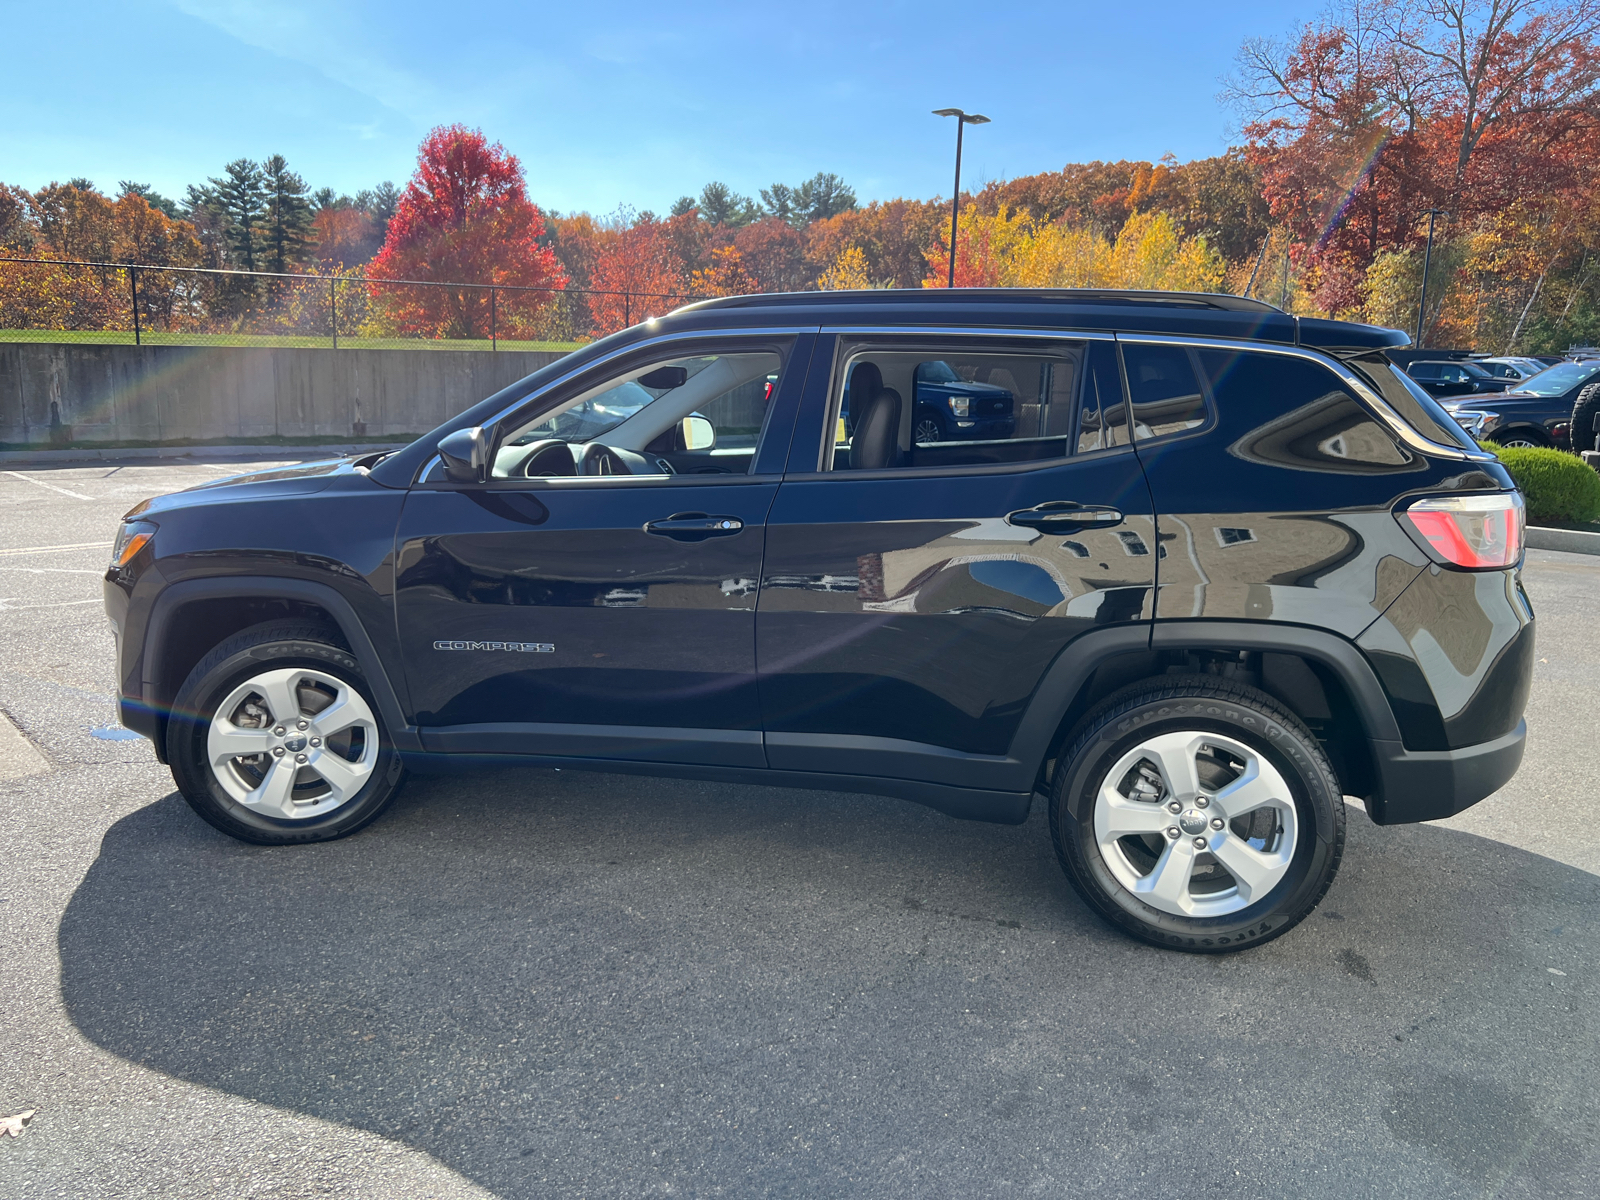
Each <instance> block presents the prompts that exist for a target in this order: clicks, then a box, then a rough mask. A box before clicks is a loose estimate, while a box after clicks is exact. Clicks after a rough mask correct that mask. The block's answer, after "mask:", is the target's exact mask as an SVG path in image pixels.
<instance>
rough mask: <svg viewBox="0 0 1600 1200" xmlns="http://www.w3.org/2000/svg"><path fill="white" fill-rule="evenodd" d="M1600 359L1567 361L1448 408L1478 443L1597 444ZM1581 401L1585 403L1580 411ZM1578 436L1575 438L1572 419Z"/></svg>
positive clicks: (1448, 403)
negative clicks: (1498, 392) (1505, 388)
mask: <svg viewBox="0 0 1600 1200" xmlns="http://www.w3.org/2000/svg"><path fill="white" fill-rule="evenodd" d="M1597 383H1600V361H1595V360H1589V361H1587V362H1567V363H1561V364H1560V365H1559V366H1554V367H1551V368H1550V369H1549V370H1547V371H1541V372H1539V374H1537V375H1535V376H1533V377H1532V378H1530V379H1524V380H1523V381H1522V382H1521V383H1518V384H1514V385H1513V388H1514V390H1512V391H1508V392H1505V393H1503V394H1501V395H1498V396H1493V397H1490V396H1483V397H1478V396H1471V397H1467V396H1462V397H1458V398H1457V399H1454V400H1447V401H1445V403H1444V409H1445V411H1447V412H1448V413H1449V414H1450V415H1451V416H1453V417H1454V418H1455V419H1456V421H1457V422H1459V423H1460V425H1461V427H1462V428H1463V429H1465V430H1466V431H1467V432H1468V433H1470V434H1472V436H1473V437H1475V438H1477V439H1478V440H1479V441H1490V442H1498V443H1499V444H1500V445H1502V446H1553V447H1555V448H1556V449H1558V450H1568V449H1571V450H1590V449H1593V448H1594V435H1595V430H1594V407H1593V403H1592V401H1593V399H1594V398H1595V397H1596V396H1600V387H1597V386H1596V384H1597ZM1580 403H1583V404H1584V405H1585V407H1584V409H1583V412H1582V413H1581V414H1579V413H1577V411H1576V410H1577V408H1578V406H1579V404H1580ZM1574 421H1577V422H1578V426H1579V429H1578V436H1577V438H1576V439H1574V437H1573V423H1574Z"/></svg>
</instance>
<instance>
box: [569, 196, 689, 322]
mask: <svg viewBox="0 0 1600 1200" xmlns="http://www.w3.org/2000/svg"><path fill="white" fill-rule="evenodd" d="M689 216H690V219H691V220H692V219H693V216H692V214H689ZM678 220H680V218H673V219H672V220H670V221H662V220H658V219H657V218H656V217H655V216H654V215H652V214H650V213H641V214H638V215H637V216H636V215H634V213H633V212H632V211H630V210H628V209H625V208H624V209H620V210H618V212H617V215H616V216H615V217H614V218H613V219H612V220H611V221H609V222H607V223H606V224H605V225H603V226H599V227H597V229H596V231H595V254H594V271H593V274H592V275H591V276H590V280H589V286H590V287H591V288H592V289H593V290H594V292H595V294H593V295H591V296H590V297H589V312H590V314H591V316H592V318H593V321H594V329H595V332H597V333H602V334H604V333H615V332H616V331H617V330H619V329H625V328H627V327H628V326H629V325H632V324H635V323H637V322H639V321H642V320H644V319H645V318H647V317H652V316H660V315H661V314H662V313H665V312H668V311H670V310H671V309H673V308H676V307H677V306H678V305H679V304H681V303H682V302H683V301H684V300H687V299H689V298H690V297H689V292H688V289H687V288H686V287H685V285H684V278H683V260H682V258H681V257H680V256H679V252H678V249H677V246H676V245H675V244H674V238H673V234H674V232H675V228H674V222H676V221H678Z"/></svg>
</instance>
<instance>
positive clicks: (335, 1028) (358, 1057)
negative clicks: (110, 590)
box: [60, 771, 1600, 1197]
mask: <svg viewBox="0 0 1600 1200" xmlns="http://www.w3.org/2000/svg"><path fill="white" fill-rule="evenodd" d="M1597 901H1600V880H1597V879H1596V877H1594V876H1592V875H1589V874H1586V873H1584V872H1582V871H1578V870H1575V869H1573V868H1570V867H1567V866H1564V865H1562V864H1559V863H1556V862H1553V861H1551V860H1549V859H1544V858H1540V857H1538V856H1536V855H1532V854H1529V853H1526V852H1523V851H1520V850H1516V849H1513V848H1509V847H1506V846H1504V845H1501V844H1498V843H1495V842H1491V841H1487V840H1484V839H1481V838H1477V837H1473V836H1471V835H1467V834H1462V833H1457V832H1453V831H1450V830H1445V829H1442V828H1436V827H1426V826H1419V827H1401V828H1390V829H1379V828H1376V827H1374V826H1372V825H1371V824H1370V822H1368V821H1367V819H1366V817H1365V816H1364V815H1363V814H1362V813H1360V812H1359V811H1352V813H1351V829H1350V844H1349V848H1348V851H1347V854H1346V858H1345V865H1344V868H1343V872H1342V874H1341V876H1340V878H1339V880H1338V881H1337V882H1336V883H1335V885H1334V888H1333V890H1332V891H1331V892H1330V894H1329V895H1328V897H1327V898H1326V900H1325V901H1324V902H1323V905H1322V907H1321V908H1320V909H1319V911H1318V912H1317V913H1315V914H1313V916H1312V917H1311V918H1310V919H1309V920H1308V921H1307V922H1306V923H1305V924H1304V925H1302V926H1301V927H1300V928H1299V929H1297V930H1295V931H1294V932H1292V933H1290V934H1289V935H1288V936H1286V937H1284V938H1282V939H1280V940H1278V941H1276V942H1273V943H1271V944H1269V945H1267V946H1264V947H1260V948H1258V949H1255V950H1251V951H1247V952H1244V953H1242V954H1236V955H1230V956H1225V957H1216V958H1198V957H1189V956H1183V955H1176V954H1171V953H1167V952H1164V951H1159V950H1155V949H1152V948H1148V947H1145V946H1142V945H1139V944H1136V943H1133V942H1131V941H1128V940H1126V939H1124V938H1123V937H1121V936H1119V935H1117V934H1115V933H1113V932H1112V931H1111V930H1109V929H1108V928H1107V927H1106V926H1105V925H1103V924H1102V923H1100V922H1099V921H1098V920H1097V919H1096V918H1094V917H1093V916H1092V915H1090V913H1089V912H1088V910H1087V909H1085V908H1084V907H1083V906H1082V905H1081V904H1080V903H1079V902H1078V900H1077V898H1076V897H1075V896H1074V895H1073V893H1072V892H1071V890H1070V888H1069V887H1068V885H1067V883H1066V881H1065V879H1064V877H1063V876H1062V874H1061V871H1060V869H1059V867H1058V866H1057V864H1056V862H1055V856H1054V852H1053V850H1052V849H1051V847H1050V843H1049V835H1048V829H1047V827H1046V825H1045V822H1044V816H1043V813H1042V812H1040V811H1038V809H1037V807H1036V810H1035V812H1034V814H1033V816H1032V817H1031V818H1030V819H1029V821H1028V822H1027V823H1026V824H1025V825H1022V826H1017V827H1005V826H991V825H982V824H974V823H967V822H961V821H955V820H951V819H948V818H946V817H943V816H941V815H939V814H937V813H934V812H932V811H929V810H924V809H921V808H918V807H917V806H915V805H911V804H905V803H901V802H897V801H893V800H885V799H880V798H875V797H867V796H855V795H841V794H836V793H823V792H796V791H786V790H781V789H765V788H749V787H734V786H724V785H717V784H702V783H697V782H688V781H678V780H649V779H645V780H641V779H637V778H631V777H619V776H609V775H591V774H583V773H577V772H571V771H566V772H551V771H526V772H511V771H500V772H484V773H482V774H479V775H475V776H470V777H466V778H461V777H456V778H454V779H442V778H436V779H427V778H421V779H416V780H413V781H412V783H411V784H410V785H409V786H408V788H407V790H406V791H405V792H404V793H403V794H402V795H401V797H400V799H399V801H398V802H397V803H396V805H395V807H394V808H393V809H392V810H391V812H390V813H389V814H387V815H386V816H385V817H384V818H383V819H382V820H381V821H380V822H378V823H377V824H376V825H374V826H373V827H371V828H370V829H368V830H366V831H365V832H363V833H361V834H359V835H358V836H356V837H352V838H349V839H346V840H344V841H341V842H336V843H332V844H328V845H322V846H312V847H304V848H295V849H265V848H258V847H250V846H245V845H242V844H240V843H236V842H233V841H231V840H229V839H227V838H225V837H223V836H221V835H219V834H216V833H214V832H213V831H212V830H211V829H210V828H209V827H207V826H205V825H204V824H202V823H201V822H200V821H199V820H198V819H197V818H196V817H195V816H193V814H191V813H190V811H189V810H188V808H187V807H186V806H185V805H184V803H183V801H182V800H181V799H180V798H179V797H177V796H176V795H172V796H168V797H166V798H164V799H162V800H160V801H158V802H156V803H154V804H152V805H150V806H148V807H147V808H144V809H142V810H140V811H138V812H136V813H134V814H132V815H130V816H128V817H126V818H125V819H123V820H121V821H119V822H118V823H117V824H116V825H114V826H113V827H112V828H111V829H110V830H109V831H108V833H107V834H106V836H105V839H104V841H103V843H102V845H101V850H100V855H99V857H98V859H97V860H96V861H95V863H94V864H93V865H92V866H91V867H90V869H89V871H88V873H87V875H86V876H85V878H84V880H83V882H82V884H81V885H80V886H79V888H78V889H77V891H76V893H75V894H74V896H73V898H72V900H71V903H70V905H69V906H68V909H67V911H66V914H65V916H64V918H63V920H62V924H61V929H60V956H61V979H62V989H63V993H64V996H65V1000H66V1004H67V1008H68V1011H69V1012H70V1014H71V1017H72V1019H73V1021H74V1022H75V1023H76V1024H77V1026H78V1028H79V1029H80V1030H82V1032H83V1033H84V1034H85V1035H86V1036H87V1037H88V1038H90V1039H91V1040H92V1041H93V1042H95V1043H96V1044H97V1045H99V1046H101V1047H104V1048H105V1049H107V1050H109V1051H111V1052H113V1053H115V1054H117V1055H120V1056H122V1057H124V1058H126V1059H129V1060H131V1061H133V1062H135V1063H138V1064H140V1065H142V1066H145V1067H148V1068H150V1069H152V1070H156V1071H161V1072H165V1073H168V1074H170V1075H173V1076H177V1077H179V1078H182V1079H185V1080H190V1081H193V1082H196V1083H200V1084H204V1085H206V1086H208V1087H212V1088H217V1089H221V1090H223V1091H226V1092H230V1093H233V1094H236V1095H239V1096H244V1097H248V1098H250V1099H253V1100H258V1101H262V1102H265V1103H267V1104H271V1105H276V1106H278V1107H281V1108H284V1109H290V1110H293V1111H296V1112H300V1113H306V1114H310V1115H313V1116H315V1117H320V1118H323V1119H326V1120H331V1121H337V1122H342V1123H344V1124H347V1125H350V1126H355V1127H359V1128H362V1129H367V1130H371V1131H374V1132H376V1133H379V1134H381V1135H383V1136H386V1137H389V1138H393V1139H397V1140H399V1141H401V1142H405V1143H408V1144H410V1145H412V1146H415V1147H418V1148H420V1149H422V1150H425V1151H427V1152H428V1153H429V1154H432V1155H433V1156H435V1157H436V1158H438V1159H439V1160H441V1161H442V1162H444V1163H446V1164H448V1165H449V1166H450V1167H452V1168H453V1169H454V1170H456V1171H458V1172H460V1173H461V1174H462V1175H464V1176H467V1177H469V1178H471V1179H472V1180H474V1181H476V1182H478V1183H480V1184H481V1185H483V1186H485V1187H487V1188H489V1189H490V1190H492V1191H494V1192H495V1193H496V1194H498V1195H500V1196H504V1197H524V1196H544V1195H560V1196H567V1195H622V1194H627V1195H639V1194H643V1193H647V1192H662V1193H667V1192H674V1193H681V1194H696V1195H699V1194H726V1195H755V1194H769V1195H794V1196H801V1195H805V1196H814V1195H819V1194H854V1195H877V1194H898V1195H915V1196H963V1197H965V1196H975V1195H991V1194H999V1193H1009V1192H1020V1191H1024V1190H1027V1189H1030V1188H1034V1189H1047V1190H1049V1191H1050V1192H1051V1193H1052V1194H1056V1193H1063V1192H1066V1191H1069V1190H1070V1191H1071V1193H1072V1194H1074V1195H1098V1194H1105V1195H1127V1194H1131V1191H1136V1190H1138V1188H1139V1186H1140V1185H1139V1184H1138V1183H1136V1182H1135V1181H1136V1180H1140V1179H1145V1178H1148V1179H1152V1180H1164V1181H1165V1184H1164V1185H1163V1190H1164V1191H1166V1192H1168V1193H1170V1194H1179V1193H1180V1192H1185V1191H1197V1192H1208V1194H1209V1193H1211V1192H1215V1193H1216V1194H1225V1195H1229V1196H1248V1195H1262V1196H1281V1195H1298V1196H1317V1195H1326V1196H1348V1195H1357V1194H1363V1195H1390V1194H1393V1195H1405V1196H1434V1195H1437V1196H1456V1195H1462V1194H1465V1193H1466V1192H1467V1191H1479V1190H1481V1191H1483V1192H1485V1193H1488V1192H1495V1191H1497V1190H1498V1194H1501V1195H1508V1196H1510V1195H1528V1196H1536V1195H1537V1196H1556V1195H1566V1194H1569V1193H1570V1194H1584V1193H1588V1194H1592V1193H1593V1190H1594V1181H1595V1179H1596V1176H1597V1171H1600V1156H1597V1153H1596V1151H1595V1150H1594V1148H1593V1140H1592V1137H1591V1136H1590V1135H1591V1131H1592V1128H1593V1123H1594V1121H1595V1119H1596V1117H1597V1115H1600V1111H1597V1110H1600V1105H1597V1102H1596V1099H1595V1097H1596V1096H1600V1079H1597V1078H1596V1076H1597V1075H1600V1065H1597V1064H1600V1056H1597V1055H1596V1054H1595V1053H1594V1051H1595V1049H1596V1032H1595V1026H1594V1022H1593V1019H1592V1013H1593V1005H1594V1000H1595V993H1594V988H1593V983H1592V978H1593V964H1594V963H1595V962H1596V961H1597V956H1596V953H1595V951H1596V949H1597V946H1596V941H1597V938H1596V924H1595V913H1596V911H1597V908H1596V902H1597ZM1550 968H1555V969H1556V970H1557V971H1563V972H1565V974H1556V973H1553V972H1552V971H1551V970H1550ZM1464 1185H1465V1186H1464ZM1580 1185H1581V1190H1578V1189H1579V1188H1580Z"/></svg>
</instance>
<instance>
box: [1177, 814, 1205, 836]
mask: <svg viewBox="0 0 1600 1200" xmlns="http://www.w3.org/2000/svg"><path fill="white" fill-rule="evenodd" d="M1178 827H1179V828H1180V829H1182V830H1183V831H1184V832H1185V833H1204V832H1205V831H1206V815H1205V813H1203V812H1201V811H1200V810H1199V809H1198V808H1191V809H1186V810H1185V811H1184V813H1183V815H1182V816H1181V817H1179V818H1178Z"/></svg>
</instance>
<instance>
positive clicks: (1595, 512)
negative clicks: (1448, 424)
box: [1483, 442, 1600, 525]
mask: <svg viewBox="0 0 1600 1200" xmlns="http://www.w3.org/2000/svg"><path fill="white" fill-rule="evenodd" d="M1483 446H1484V449H1486V450H1492V451H1493V452H1494V454H1495V457H1496V458H1498V459H1499V460H1500V461H1501V462H1502V463H1504V464H1505V468H1506V470H1507V471H1508V472H1510V474H1511V478H1512V481H1513V482H1515V483H1516V485H1517V486H1518V487H1519V488H1521V489H1522V496H1523V499H1524V500H1526V501H1527V504H1528V523H1529V524H1530V525H1539V524H1544V523H1547V522H1550V521H1559V522H1580V523H1581V522H1584V521H1593V520H1594V519H1595V518H1596V517H1600V472H1597V471H1595V469H1594V468H1593V467H1591V466H1589V465H1588V464H1587V463H1585V462H1584V461H1583V459H1581V458H1579V457H1578V456H1577V455H1576V454H1568V453H1567V452H1566V451H1564V450H1539V449H1533V448H1530V447H1526V446H1496V445H1495V444H1494V443H1492V442H1485V443H1483Z"/></svg>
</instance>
